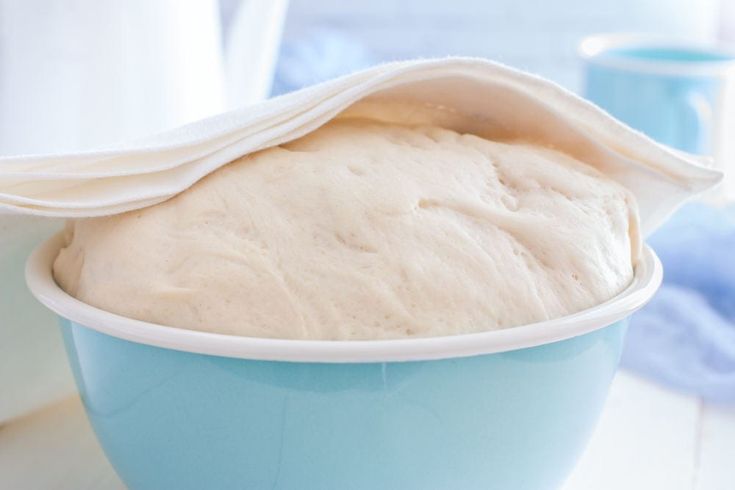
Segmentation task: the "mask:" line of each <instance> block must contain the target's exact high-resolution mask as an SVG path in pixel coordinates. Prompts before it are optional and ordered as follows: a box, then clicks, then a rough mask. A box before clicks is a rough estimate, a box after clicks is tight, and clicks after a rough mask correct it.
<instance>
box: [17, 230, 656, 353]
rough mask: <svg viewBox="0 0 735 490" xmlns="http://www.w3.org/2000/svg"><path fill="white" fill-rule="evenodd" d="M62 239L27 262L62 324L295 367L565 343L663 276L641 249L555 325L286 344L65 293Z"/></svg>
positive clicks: (639, 302) (626, 310)
mask: <svg viewBox="0 0 735 490" xmlns="http://www.w3.org/2000/svg"><path fill="white" fill-rule="evenodd" d="M62 245H63V238H62V236H61V234H58V235H56V236H54V237H52V238H51V239H49V240H48V241H46V242H45V243H43V244H41V245H39V246H38V247H37V248H36V250H34V252H33V253H32V254H31V256H30V257H29V259H28V262H27V264H26V281H27V283H28V287H29V289H30V290H31V292H32V293H33V294H34V296H35V297H36V298H37V299H38V300H39V301H40V302H41V303H43V304H44V305H46V307H48V308H49V309H51V310H52V311H54V312H56V313H57V314H58V315H59V316H61V317H62V318H65V319H68V320H71V321H73V322H75V323H77V324H80V325H84V326H86V327H88V328H91V329H93V330H97V331H99V332H102V333H106V334H108V335H111V336H113V337H118V338H121V339H125V340H129V341H132V342H137V343H141V344H147V345H152V346H157V347H163V348H167V349H175V350H180V351H185V352H192V353H200V354H210V355H216V356H224V357H233V358H241V359H254V360H272V361H292V362H324V363H330V362H334V363H347V362H356V363H364V362H394V361H420V360H432V359H450V358H457V357H467V356H476V355H480V354H490V353H495V352H506V351H511V350H515V349H523V348H527V347H534V346H538V345H543V344H548V343H551V342H557V341H560V340H565V339H569V338H572V337H575V336H578V335H582V334H585V333H588V332H592V331H594V330H597V329H599V328H602V327H604V326H606V325H611V324H613V323H615V322H618V321H620V320H623V319H625V318H627V317H628V316H630V314H632V313H633V312H634V311H636V310H637V309H639V308H640V307H641V306H643V305H644V304H645V303H647V302H648V301H649V300H650V299H651V297H652V296H653V294H654V293H655V292H656V290H657V289H658V287H659V286H660V284H661V279H662V276H663V270H662V267H661V262H660V261H659V260H658V257H656V255H655V253H654V252H653V251H652V250H651V249H650V247H648V246H646V247H644V249H643V254H642V256H641V259H640V261H639V263H638V265H637V266H636V270H635V276H634V278H633V281H632V283H631V284H630V285H629V286H628V288H627V289H626V290H625V291H623V292H622V293H621V294H619V295H618V296H616V297H615V298H612V299H611V300H609V301H607V302H605V303H602V304H600V305H598V306H595V307H593V308H590V309H588V310H585V311H581V312H579V313H575V314H573V315H569V316H566V317H563V318H558V319H554V320H549V321H544V322H539V323H534V324H530V325H523V326H518V327H513V328H507V329H504V330H494V331H488V332H482V333H476V334H466V335H453V336H445V337H429V338H412V339H398V340H368V341H359V340H355V341H319V340H283V339H267V338H252V337H238V336H232V335H222V334H216V333H209V332H199V331H194V330H187V329H183V328H174V327H168V326H163V325H156V324H153V323H148V322H142V321H138V320H133V319H131V318H126V317H123V316H120V315H115V314H113V313H109V312H106V311H103V310H100V309H98V308H95V307H93V306H90V305H88V304H85V303H83V302H81V301H79V300H77V299H76V298H73V297H72V296H70V295H68V294H67V293H66V292H65V291H63V290H62V289H61V288H60V287H59V286H58V285H57V284H56V282H55V281H54V278H53V273H52V267H53V262H54V259H55V258H56V256H57V255H58V251H59V249H60V248H61V247H62Z"/></svg>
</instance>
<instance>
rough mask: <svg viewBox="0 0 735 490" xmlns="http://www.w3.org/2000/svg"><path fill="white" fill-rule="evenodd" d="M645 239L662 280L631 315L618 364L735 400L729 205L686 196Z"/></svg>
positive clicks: (734, 233) (734, 231)
mask: <svg viewBox="0 0 735 490" xmlns="http://www.w3.org/2000/svg"><path fill="white" fill-rule="evenodd" d="M649 243H650V244H651V245H652V246H653V248H654V249H655V250H656V252H657V253H658V255H659V257H661V261H662V262H663V264H664V284H663V286H662V288H661V290H660V291H659V292H658V294H657V295H656V296H655V297H654V298H653V300H652V301H651V303H650V304H649V305H648V306H646V307H645V308H644V309H643V310H641V311H640V312H638V313H637V314H636V315H634V316H633V318H632V320H631V326H630V330H629V334H628V339H627V341H626V347H625V350H624V353H623V359H622V363H623V366H624V367H626V368H629V369H631V370H633V371H636V372H638V373H641V374H643V375H644V376H647V377H649V378H652V379H654V380H657V381H659V382H661V383H664V384H666V385H668V386H670V387H673V388H676V389H679V390H681V391H685V392H687V393H692V394H697V395H701V396H702V397H704V398H706V399H708V400H710V401H714V402H723V403H735V208H723V209H718V208H713V207H708V206H706V205H704V204H689V205H687V206H685V207H684V208H682V209H681V210H680V211H679V212H678V213H677V214H675V215H674V217H673V218H672V219H671V220H670V221H669V222H668V223H667V224H666V225H664V227H662V228H661V229H660V230H659V231H658V232H657V233H656V234H655V235H654V236H653V237H651V239H650V240H649Z"/></svg>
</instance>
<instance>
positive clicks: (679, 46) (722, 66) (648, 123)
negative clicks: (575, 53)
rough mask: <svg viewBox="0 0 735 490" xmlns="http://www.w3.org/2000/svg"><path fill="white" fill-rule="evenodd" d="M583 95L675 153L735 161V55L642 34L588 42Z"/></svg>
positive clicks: (584, 46)
mask: <svg viewBox="0 0 735 490" xmlns="http://www.w3.org/2000/svg"><path fill="white" fill-rule="evenodd" d="M580 55H581V56H582V58H583V60H584V61H585V77H584V78H585V83H584V89H583V93H584V96H585V97H586V98H588V99H589V100H591V101H592V102H594V103H596V104H597V105H599V106H600V107H602V108H603V109H605V110H607V111H608V112H609V113H610V114H612V115H613V116H615V117H617V118H618V119H620V120H621V121H623V122H625V123H627V124H628V125H630V126H632V127H634V128H636V129H638V130H640V131H642V132H644V133H645V134H647V135H648V136H650V137H652V138H653V139H655V140H657V141H659V142H661V143H664V144H666V145H669V146H672V147H674V148H677V149H680V150H683V151H686V152H689V153H698V154H707V155H714V156H715V161H716V162H717V163H718V165H719V166H722V162H724V161H732V158H731V156H730V154H731V152H732V151H734V150H735V149H734V148H733V146H732V145H728V141H727V140H728V139H731V138H728V134H727V133H728V129H727V128H728V127H732V126H733V118H734V113H735V55H734V54H733V53H731V52H728V51H726V50H724V49H722V48H718V47H714V46H700V45H694V44H688V43H682V42H676V41H668V40H662V39H660V38H655V37H649V36H642V35H601V36H593V37H589V38H587V39H585V40H584V41H583V42H582V44H581V48H580Z"/></svg>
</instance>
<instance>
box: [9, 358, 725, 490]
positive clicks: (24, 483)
mask: <svg viewBox="0 0 735 490" xmlns="http://www.w3.org/2000/svg"><path fill="white" fill-rule="evenodd" d="M0 488H2V489H23V490H117V489H123V488H124V486H123V484H122V483H121V482H120V480H119V479H118V478H117V476H116V475H115V473H114V472H113V470H112V468H111V467H110V464H109V463H108V462H107V460H106V459H105V457H104V455H103V454H102V451H101V449H100V448H99V446H98V444H97V442H96V440H95V438H94V435H93V434H92V431H91V428H90V426H89V423H88V422H87V419H86V418H85V416H84V413H83V411H82V406H81V402H80V401H79V399H78V398H77V397H74V398H70V399H68V400H65V401H63V402H61V403H58V404H56V405H54V406H52V407H49V408H47V409H45V410H43V411H41V412H39V413H36V414H33V415H30V416H28V417H26V418H24V419H21V420H18V421H16V422H14V423H12V424H8V425H6V426H3V427H0ZM563 490H735V407H729V408H728V407H715V406H708V405H706V404H703V403H702V402H701V401H700V400H699V399H697V398H694V397H689V396H684V395H681V394H677V393H673V392H671V391H668V390H665V389H663V388H660V387H659V386H657V385H654V384H652V383H650V382H648V381H645V380H642V379H640V378H638V377H636V376H634V375H632V374H629V373H626V372H621V373H619V374H618V375H617V377H616V379H615V381H614V382H613V386H612V390H611V392H610V396H609V398H608V401H607V405H606V408H605V411H604V413H603V415H602V418H601V420H600V423H599V426H598V428H597V430H596V432H595V434H594V436H593V438H592V441H591V442H590V445H589V446H588V448H587V451H586V453H585V455H584V456H583V458H582V460H581V462H580V463H579V465H578V467H577V469H576V470H575V471H574V473H573V474H572V476H571V478H570V479H569V481H568V482H567V484H566V485H565V486H564V487H563Z"/></svg>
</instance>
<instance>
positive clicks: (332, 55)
mask: <svg viewBox="0 0 735 490" xmlns="http://www.w3.org/2000/svg"><path fill="white" fill-rule="evenodd" d="M373 64H375V60H374V59H373V57H372V56H371V54H370V53H369V51H368V49H367V48H366V47H365V45H363V44H362V43H360V42H359V41H357V40H355V39H353V38H352V37H350V36H349V35H348V34H346V33H344V32H341V31H338V30H333V29H316V30H313V31H310V32H308V33H306V34H305V35H304V36H301V37H297V38H296V39H286V40H284V41H283V43H282V45H281V52H280V54H279V57H278V63H277V65H276V73H275V76H274V80H273V89H272V95H281V94H284V93H287V92H291V91H293V90H297V89H300V88H303V87H306V86H309V85H313V84H315V83H319V82H322V81H324V80H329V79H331V78H336V77H338V76H341V75H345V74H348V73H352V72H354V71H357V70H361V69H363V68H367V67H369V66H372V65H373Z"/></svg>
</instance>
